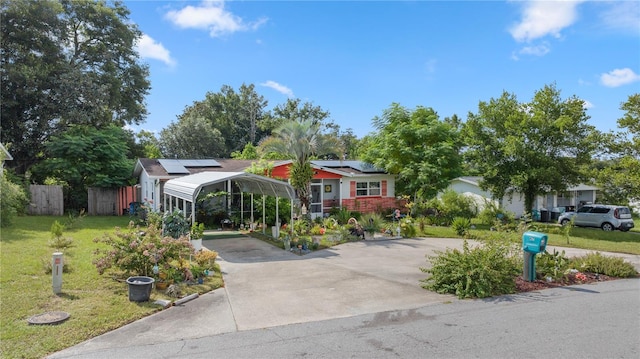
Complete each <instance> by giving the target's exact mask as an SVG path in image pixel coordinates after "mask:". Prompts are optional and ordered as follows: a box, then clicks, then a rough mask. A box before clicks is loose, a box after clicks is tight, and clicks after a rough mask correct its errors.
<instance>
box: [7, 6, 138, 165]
mask: <svg viewBox="0 0 640 359" xmlns="http://www.w3.org/2000/svg"><path fill="white" fill-rule="evenodd" d="M0 11H1V13H0V18H1V21H0V32H1V37H0V57H1V60H0V61H1V65H2V66H1V68H0V76H1V86H2V87H1V89H0V96H2V101H1V104H0V106H1V109H0V110H1V112H2V123H1V125H0V126H1V130H2V131H1V134H0V136H1V141H2V142H5V143H12V145H13V147H12V149H13V155H14V158H15V160H14V161H12V162H11V164H9V165H10V166H12V167H15V169H16V172H17V173H19V174H22V173H25V172H26V171H27V170H28V169H29V168H30V167H31V166H32V165H33V164H34V163H36V162H37V161H38V158H40V157H39V154H40V153H41V152H42V151H43V144H44V143H45V142H47V140H48V139H49V138H50V137H51V136H53V135H57V134H61V133H63V132H64V131H65V130H66V127H67V126H69V125H72V124H83V125H91V126H94V127H96V128H104V127H107V126H110V125H112V124H115V125H118V126H122V125H125V124H139V123H141V122H143V120H144V117H145V116H146V108H145V105H144V97H145V96H146V94H147V93H148V91H149V88H150V85H149V81H148V80H147V77H148V68H147V66H145V65H143V64H141V63H140V62H139V56H138V53H137V52H136V51H135V42H136V41H137V39H138V38H139V37H140V36H141V33H140V31H139V30H138V28H137V26H136V25H135V24H134V23H133V22H131V21H130V20H129V18H128V16H129V11H128V10H127V8H126V7H125V6H124V5H123V4H122V2H120V1H114V2H109V3H107V2H106V1H103V0H74V1H71V0H4V1H2V2H1V3H0Z"/></svg>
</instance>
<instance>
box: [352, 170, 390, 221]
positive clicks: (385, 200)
mask: <svg viewBox="0 0 640 359" xmlns="http://www.w3.org/2000/svg"><path fill="white" fill-rule="evenodd" d="M365 181H367V182H380V187H381V188H380V195H378V196H357V195H356V188H357V183H358V182H365ZM340 190H341V193H342V207H343V208H346V209H348V210H350V211H358V212H360V213H369V212H381V211H385V210H389V209H395V208H399V207H401V206H400V204H399V203H398V201H397V200H396V198H395V181H394V178H393V176H389V175H373V176H358V177H344V178H343V179H342V183H341V186H340Z"/></svg>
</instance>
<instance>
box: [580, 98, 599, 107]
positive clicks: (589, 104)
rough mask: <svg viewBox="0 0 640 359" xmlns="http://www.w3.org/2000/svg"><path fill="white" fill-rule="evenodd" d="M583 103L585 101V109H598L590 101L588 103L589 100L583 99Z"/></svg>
mask: <svg viewBox="0 0 640 359" xmlns="http://www.w3.org/2000/svg"><path fill="white" fill-rule="evenodd" d="M582 101H584V108H585V109H590V108H594V107H596V106H595V105H594V104H592V103H591V102H589V101H587V100H584V99H583V100H582Z"/></svg>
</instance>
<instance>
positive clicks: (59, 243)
mask: <svg viewBox="0 0 640 359" xmlns="http://www.w3.org/2000/svg"><path fill="white" fill-rule="evenodd" d="M50 231H51V240H50V241H49V243H48V244H49V247H50V248H53V249H54V250H56V251H64V250H66V249H69V248H71V247H73V246H74V243H73V238H70V237H64V236H63V235H62V232H63V231H64V225H62V224H61V223H60V222H58V221H57V220H56V221H54V222H53V224H52V225H51V230H50Z"/></svg>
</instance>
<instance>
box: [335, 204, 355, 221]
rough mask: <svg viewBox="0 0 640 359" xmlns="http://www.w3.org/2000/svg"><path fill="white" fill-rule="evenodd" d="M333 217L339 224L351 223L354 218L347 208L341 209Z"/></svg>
mask: <svg viewBox="0 0 640 359" xmlns="http://www.w3.org/2000/svg"><path fill="white" fill-rule="evenodd" d="M333 217H334V218H335V219H336V221H338V223H339V224H347V221H349V218H351V217H353V214H352V213H351V211H350V210H348V209H346V208H340V209H339V210H337V211H335V214H334V215H333Z"/></svg>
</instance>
